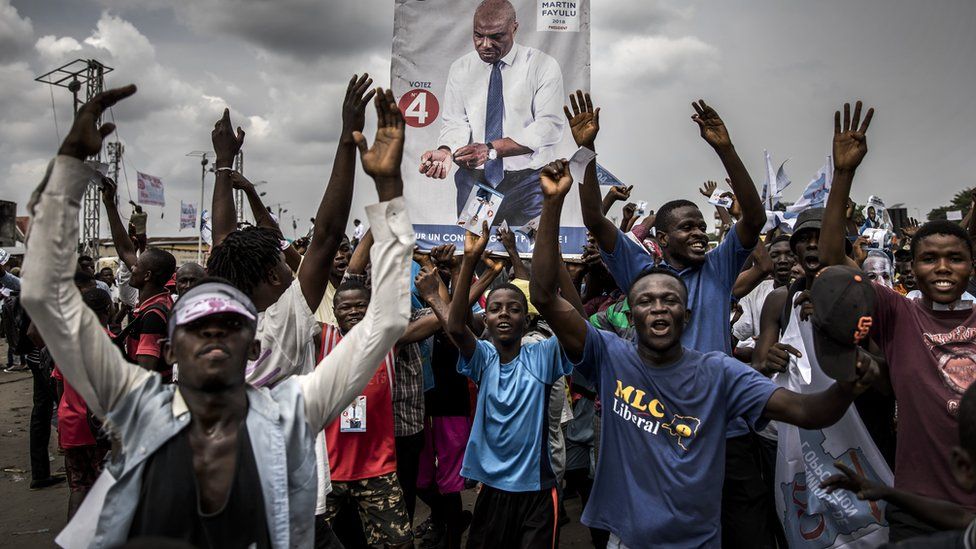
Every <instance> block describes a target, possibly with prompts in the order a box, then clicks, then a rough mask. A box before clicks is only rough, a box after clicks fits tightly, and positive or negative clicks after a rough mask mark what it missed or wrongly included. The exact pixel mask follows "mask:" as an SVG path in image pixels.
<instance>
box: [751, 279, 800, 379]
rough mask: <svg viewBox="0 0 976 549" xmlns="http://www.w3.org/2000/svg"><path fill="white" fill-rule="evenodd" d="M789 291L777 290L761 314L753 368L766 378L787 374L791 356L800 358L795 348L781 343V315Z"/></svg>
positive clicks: (767, 298) (764, 304) (770, 296)
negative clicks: (781, 373)
mask: <svg viewBox="0 0 976 549" xmlns="http://www.w3.org/2000/svg"><path fill="white" fill-rule="evenodd" d="M788 297H789V294H788V292H787V289H786V288H785V287H784V288H777V289H775V290H773V291H772V293H770V294H769V295H768V296H767V297H766V301H764V302H763V308H762V312H761V313H760V314H759V339H758V340H756V348H755V350H754V351H753V352H752V367H753V368H755V369H756V370H758V371H759V373H761V374H763V375H764V376H767V377H768V376H771V375H773V374H775V373H778V372H785V371H786V369H787V368H788V367H789V365H790V355H793V356H797V357H799V356H800V351H797V350H796V349H795V348H794V347H792V346H790V345H787V344H782V343H780V342H779V332H780V328H781V326H780V314H781V313H782V312H783V309H784V308H785V307H786V300H787V299H788Z"/></svg>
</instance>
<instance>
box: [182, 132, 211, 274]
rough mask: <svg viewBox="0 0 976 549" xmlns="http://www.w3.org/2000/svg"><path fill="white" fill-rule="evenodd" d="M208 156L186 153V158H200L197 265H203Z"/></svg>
mask: <svg viewBox="0 0 976 549" xmlns="http://www.w3.org/2000/svg"><path fill="white" fill-rule="evenodd" d="M208 154H210V153H208V152H206V151H193V152H189V153H186V156H199V157H200V206H199V207H198V209H197V215H199V216H200V217H199V222H198V223H197V263H199V264H201V265H203V200H204V188H205V187H206V185H207V164H209V163H210V161H209V160H207V155H208Z"/></svg>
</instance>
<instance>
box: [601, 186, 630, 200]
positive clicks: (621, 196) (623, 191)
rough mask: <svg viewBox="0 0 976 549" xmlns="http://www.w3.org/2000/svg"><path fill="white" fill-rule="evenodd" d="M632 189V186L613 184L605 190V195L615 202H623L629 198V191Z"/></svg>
mask: <svg viewBox="0 0 976 549" xmlns="http://www.w3.org/2000/svg"><path fill="white" fill-rule="evenodd" d="M633 190H634V186H633V185H631V186H629V187H627V186H624V185H614V186H613V187H610V190H609V191H607V196H608V197H610V198H611V199H613V200H614V201H615V202H623V201H625V200H629V199H630V192H631V191H633Z"/></svg>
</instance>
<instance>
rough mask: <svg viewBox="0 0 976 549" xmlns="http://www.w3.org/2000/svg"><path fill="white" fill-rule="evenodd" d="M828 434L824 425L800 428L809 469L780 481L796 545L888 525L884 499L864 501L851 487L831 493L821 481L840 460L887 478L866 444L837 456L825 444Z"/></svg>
mask: <svg viewBox="0 0 976 549" xmlns="http://www.w3.org/2000/svg"><path fill="white" fill-rule="evenodd" d="M824 440H825V437H824V433H823V431H822V430H816V431H807V430H804V429H800V446H801V450H802V455H803V462H804V465H805V472H801V473H797V474H796V475H795V476H794V477H793V481H792V482H789V483H783V484H781V485H780V490H782V491H783V500H784V501H785V502H786V513H785V515H786V516H785V517H783V527H784V529H785V530H786V537H787V540H788V541H789V545H790V547H810V548H818V549H821V548H827V547H831V546H832V545H834V543H835V542H837V541H838V540H837V538H838V536H849V535H851V534H854V533H855V532H857V531H858V530H860V529H862V528H867V527H872V526H876V525H880V526H887V522H886V521H885V518H884V502H882V501H877V502H874V501H861V500H859V499H857V496H855V495H854V494H853V493H851V492H848V491H846V490H837V491H835V492H834V493H833V494H827V493H826V491H824V489H823V488H821V487H820V483H821V482H823V481H824V479H826V478H827V477H829V476H830V475H833V474H835V473H837V472H838V470H837V468H836V467H834V462H836V461H840V462H841V463H843V464H844V465H845V466H847V467H849V468H850V469H852V470H853V471H854V472H856V473H858V474H860V475H861V476H863V477H865V478H867V479H869V480H871V481H873V482H881V480H880V479H879V478H878V475H877V473H876V472H875V471H874V468H873V467H871V464H870V463H869V462H868V460H867V458H866V457H865V456H864V452H862V451H861V449H860V448H848V449H847V450H846V451H844V452H843V453H841V454H840V455H836V456H835V455H833V454H831V453H830V452H828V451H826V450H825V449H824Z"/></svg>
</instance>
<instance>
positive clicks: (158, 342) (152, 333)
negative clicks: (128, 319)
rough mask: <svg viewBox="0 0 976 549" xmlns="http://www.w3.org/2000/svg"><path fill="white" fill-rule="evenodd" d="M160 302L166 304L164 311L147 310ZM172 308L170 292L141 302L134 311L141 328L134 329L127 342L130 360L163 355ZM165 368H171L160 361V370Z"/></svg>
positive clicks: (126, 348) (126, 346)
mask: <svg viewBox="0 0 976 549" xmlns="http://www.w3.org/2000/svg"><path fill="white" fill-rule="evenodd" d="M160 303H161V304H163V305H164V306H165V309H164V311H160V312H157V311H155V310H153V311H147V309H149V308H150V307H152V306H153V305H156V304H160ZM172 308H173V297H172V296H171V295H170V293H169V292H162V293H159V294H156V295H154V296H152V297H150V298H149V299H147V300H146V301H144V302H143V303H140V304H139V308H138V309H136V310H135V311H134V316H135V318H136V319H138V320H133V322H137V321H138V322H140V325H139V329H138V330H132V332H131V333H129V337H128V339H127V340H126V342H125V350H126V354H127V355H128V356H129V359H130V360H136V357H138V356H139V355H145V356H153V357H156V358H161V357H162V356H163V351H162V341H163V340H164V339H166V330H167V328H166V322H167V319H168V317H169V311H170V309H172ZM154 309H155V308H154ZM160 313H163V314H160ZM164 370H166V371H168V370H169V368H168V367H165V365H164V364H163V363H162V361H160V371H164Z"/></svg>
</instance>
